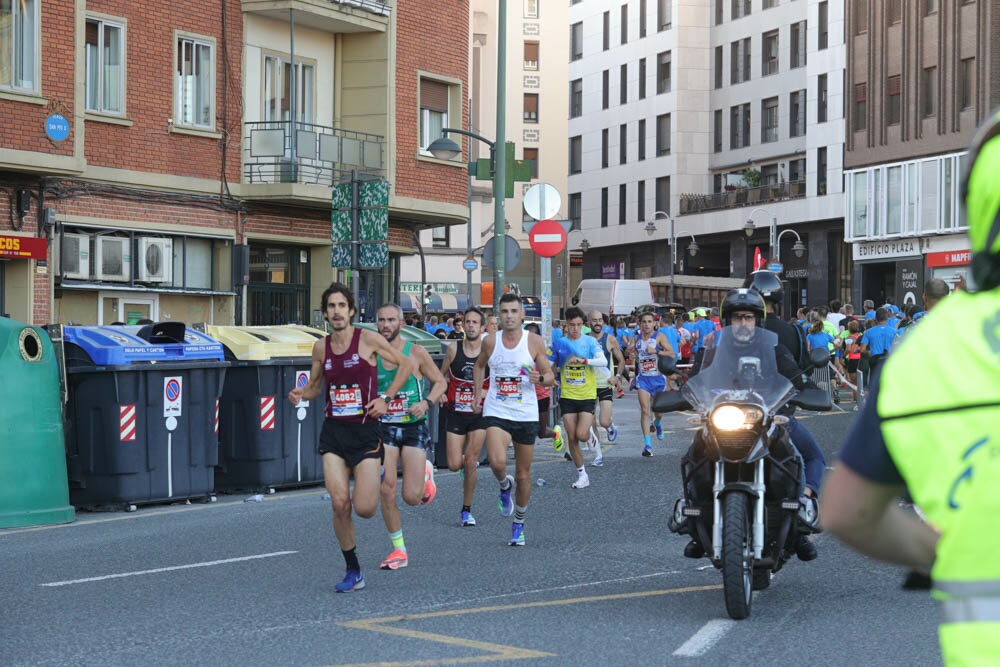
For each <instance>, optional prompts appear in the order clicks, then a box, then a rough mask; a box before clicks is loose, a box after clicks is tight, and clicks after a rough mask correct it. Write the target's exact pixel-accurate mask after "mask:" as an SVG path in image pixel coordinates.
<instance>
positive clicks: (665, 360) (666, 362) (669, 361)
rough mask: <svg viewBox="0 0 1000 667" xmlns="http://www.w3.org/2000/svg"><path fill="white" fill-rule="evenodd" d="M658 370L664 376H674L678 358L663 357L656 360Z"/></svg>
mask: <svg viewBox="0 0 1000 667" xmlns="http://www.w3.org/2000/svg"><path fill="white" fill-rule="evenodd" d="M656 368H657V370H659V371H660V373H662V374H663V375H673V374H674V371H675V370H676V368H677V357H664V356H661V357H660V358H659V359H657V360H656Z"/></svg>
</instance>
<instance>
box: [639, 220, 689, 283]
mask: <svg viewBox="0 0 1000 667" xmlns="http://www.w3.org/2000/svg"><path fill="white" fill-rule="evenodd" d="M657 216H662V217H665V218H666V219H667V220H669V221H670V303H676V301H675V298H674V270H675V267H676V266H677V236H676V234H674V218H673V216H672V215H670V214H669V213H667V212H665V211H655V212H654V213H653V219H652V220H649V221H648V222H646V225H645V227H644V228H643V229H645V230H646V234H647V235H648V236H652V235H653V234H655V233H656V218H657ZM684 234H690V235H691V243H689V244H688V254H690V255H691V256H692V257H694V256H695V255H697V254H698V250H699V248H698V241H697V240H695V238H694V234H691V232H681V235H684Z"/></svg>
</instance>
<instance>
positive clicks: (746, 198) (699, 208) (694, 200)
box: [680, 180, 806, 215]
mask: <svg viewBox="0 0 1000 667" xmlns="http://www.w3.org/2000/svg"><path fill="white" fill-rule="evenodd" d="M805 196H806V182H805V181H804V180H801V181H790V182H788V183H774V184H772V185H761V186H759V187H756V188H736V189H735V190H727V191H726V192H718V193H715V194H710V195H692V194H684V195H681V197H680V215H686V214H690V213H704V212H705V211H719V210H723V209H728V208H738V207H741V206H758V205H760V204H763V203H766V202H777V201H785V200H787V199H801V198H802V197H805Z"/></svg>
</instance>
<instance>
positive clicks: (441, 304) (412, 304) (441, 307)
mask: <svg viewBox="0 0 1000 667" xmlns="http://www.w3.org/2000/svg"><path fill="white" fill-rule="evenodd" d="M421 298H422V295H421V294H413V293H411V292H402V293H400V295H399V305H400V307H401V308H402V309H403V312H405V313H419V312H420V310H421V305H420V300H421ZM468 307H469V296H468V295H467V294H437V293H432V294H431V302H430V303H429V304H427V312H428V313H452V314H454V313H462V312H465V309H466V308H468Z"/></svg>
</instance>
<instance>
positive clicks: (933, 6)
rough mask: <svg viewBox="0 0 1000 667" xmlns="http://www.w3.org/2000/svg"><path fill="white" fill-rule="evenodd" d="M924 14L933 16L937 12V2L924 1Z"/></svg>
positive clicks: (934, 0) (935, 0) (931, 0)
mask: <svg viewBox="0 0 1000 667" xmlns="http://www.w3.org/2000/svg"><path fill="white" fill-rule="evenodd" d="M923 2H924V14H925V15H927V14H933V13H934V12H936V11H937V0H923Z"/></svg>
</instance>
